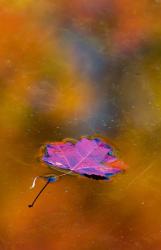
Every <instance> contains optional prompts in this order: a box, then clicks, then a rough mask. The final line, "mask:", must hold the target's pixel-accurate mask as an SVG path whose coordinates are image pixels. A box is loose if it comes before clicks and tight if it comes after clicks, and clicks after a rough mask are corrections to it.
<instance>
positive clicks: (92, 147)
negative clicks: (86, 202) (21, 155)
mask: <svg viewBox="0 0 161 250" xmlns="http://www.w3.org/2000/svg"><path fill="white" fill-rule="evenodd" d="M42 160H43V161H44V162H45V163H47V164H48V165H50V166H52V167H53V168H54V167H56V168H59V169H62V170H69V171H71V172H73V173H76V174H80V175H84V176H86V177H91V178H94V179H109V177H111V176H113V175H115V174H117V173H120V172H122V171H123V170H124V169H125V168H126V165H125V164H124V162H122V161H121V160H119V159H118V158H117V157H116V156H115V155H114V152H113V148H112V147H111V146H110V145H108V144H107V143H106V142H104V141H103V140H102V139H100V138H94V139H87V138H82V139H80V140H79V141H77V142H76V143H75V144H73V143H71V142H53V143H51V144H47V145H46V146H45V153H44V155H43V157H42Z"/></svg>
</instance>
